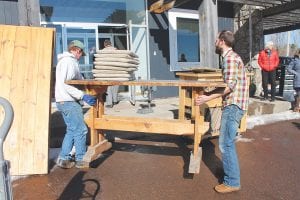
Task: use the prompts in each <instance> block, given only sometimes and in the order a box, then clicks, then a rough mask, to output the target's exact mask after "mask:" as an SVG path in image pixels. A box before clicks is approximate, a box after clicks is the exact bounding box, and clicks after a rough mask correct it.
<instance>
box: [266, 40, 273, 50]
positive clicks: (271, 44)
mask: <svg viewBox="0 0 300 200" xmlns="http://www.w3.org/2000/svg"><path fill="white" fill-rule="evenodd" d="M273 47H274V43H273V42H272V41H269V42H267V43H266V45H265V49H267V48H268V49H272V48H273Z"/></svg>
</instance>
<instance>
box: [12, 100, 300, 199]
mask: <svg viewBox="0 0 300 200" xmlns="http://www.w3.org/2000/svg"><path fill="white" fill-rule="evenodd" d="M254 101H255V100H254ZM258 101H259V100H258ZM152 103H153V107H152V108H153V110H154V112H153V113H150V114H144V115H143V116H144V117H162V118H173V117H174V116H176V114H177V113H178V111H177V106H178V99H176V98H168V99H159V100H154V101H153V102H152ZM260 103H261V102H258V103H257V104H260ZM262 103H263V104H264V103H266V102H262ZM281 103H282V102H280V103H278V102H277V103H276V102H275V103H274V105H275V106H273V107H272V106H271V107H272V108H273V111H274V110H279V109H283V110H284V109H285V110H284V111H283V112H277V113H273V114H265V115H261V114H255V115H251V116H249V118H248V119H249V120H248V121H251V119H253V121H254V122H255V121H259V119H262V118H264V117H265V118H266V119H268V120H269V121H268V120H267V122H266V123H269V124H267V125H261V124H262V123H261V124H255V125H253V127H251V128H252V129H248V130H247V131H246V133H244V134H243V135H242V136H241V137H240V138H239V139H238V140H237V150H238V154H239V159H240V166H241V177H242V180H241V182H242V190H241V191H239V192H237V193H233V194H227V195H220V194H217V193H216V192H214V190H213V187H214V186H215V185H216V184H218V182H219V181H220V180H221V179H222V173H223V172H222V166H221V156H220V152H219V149H218V138H217V137H215V138H208V139H205V140H203V141H202V143H201V145H202V146H203V157H202V161H201V170H200V174H196V175H192V174H188V173H187V170H188V163H189V152H190V150H191V148H192V141H191V140H190V139H189V138H186V137H181V136H171V135H154V134H143V133H128V132H127V133H126V132H119V131H115V132H106V135H107V137H108V138H109V139H110V140H111V141H112V142H113V147H112V149H111V150H109V151H107V152H105V153H104V154H103V155H102V156H101V157H100V158H99V159H97V160H96V161H94V162H93V163H91V168H90V169H88V170H79V169H76V168H73V169H69V170H64V169H60V168H58V167H56V166H55V165H54V158H55V156H56V155H55V154H51V157H52V159H51V160H50V169H51V171H50V172H49V174H47V175H34V176H29V177H26V178H23V179H17V180H15V181H14V182H13V194H14V198H15V199H24V200H27V199H61V200H69V199H104V200H127V199H128V200H132V199H133V200H134V199H143V200H144V199H145V200H147V199H151V200H153V199H154V200H155V199H164V200H165V199H166V200H169V199H170V200H173V199H174V200H177V199H192V198H193V199H222V200H223V199H225V200H226V199H246V200H247V199H249V200H250V199H251V200H253V199H254V200H255V199H266V200H268V199H270V200H271V199H272V200H273V199H297V198H298V197H299V196H300V191H299V190H298V189H297V188H298V180H300V171H299V164H300V157H299V152H300V145H299V142H298V141H299V139H300V120H299V119H300V116H299V114H296V113H293V112H291V111H289V110H288V109H289V108H283V105H286V106H287V104H281ZM141 104H144V102H141ZM154 105H155V106H154ZM276 105H279V106H280V107H281V108H276V109H275V107H276ZM138 108H140V106H139V104H136V106H131V105H130V104H129V102H126V101H122V102H120V103H119V104H118V105H116V106H115V107H114V108H113V109H108V110H106V112H107V113H109V114H112V115H113V114H115V115H129V116H135V115H142V114H137V112H136V111H137V109H138ZM257 108H259V106H257ZM271 110H272V109H271ZM264 112H269V111H266V110H264ZM53 113H55V110H54V112H53ZM253 113H255V112H253ZM275 115H278V116H281V117H282V118H280V117H279V119H280V121H278V117H274V116H275ZM287 116H288V117H287ZM271 118H275V119H274V120H271ZM287 119H292V120H288V121H286V120H287ZM276 120H277V121H276ZM281 120H284V121H281ZM274 122H275V123H274ZM56 125H58V123H56ZM56 128H57V129H52V131H55V132H57V133H54V132H52V133H51V134H52V135H51V137H52V140H53V141H54V140H55V139H53V135H55V134H57V141H56V145H57V143H58V142H59V140H60V139H61V137H62V135H60V134H58V133H59V132H63V131H62V130H60V129H59V127H58V126H57V127H56ZM54 143H55V142H53V144H54ZM51 150H52V151H51V152H58V150H59V149H51Z"/></svg>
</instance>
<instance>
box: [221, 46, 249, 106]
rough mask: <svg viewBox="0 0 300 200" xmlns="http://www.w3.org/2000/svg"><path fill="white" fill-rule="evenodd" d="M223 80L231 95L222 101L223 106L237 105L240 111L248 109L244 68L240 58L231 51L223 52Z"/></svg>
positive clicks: (247, 91) (247, 89)
mask: <svg viewBox="0 0 300 200" xmlns="http://www.w3.org/2000/svg"><path fill="white" fill-rule="evenodd" d="M222 58H223V63H222V65H223V69H222V70H223V79H224V82H225V83H226V84H227V86H228V87H229V88H230V89H231V93H229V94H228V95H226V96H225V97H224V99H223V106H224V107H225V106H228V105H231V104H234V105H237V106H238V107H239V108H240V109H242V110H247V109H248V101H249V87H248V83H247V75H246V68H245V67H244V63H243V61H242V59H241V57H240V56H239V55H238V54H237V53H235V52H234V51H233V50H232V49H229V50H228V51H227V52H224V54H223V55H222Z"/></svg>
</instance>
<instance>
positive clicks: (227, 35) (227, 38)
mask: <svg viewBox="0 0 300 200" xmlns="http://www.w3.org/2000/svg"><path fill="white" fill-rule="evenodd" d="M219 39H220V40H224V42H225V44H226V45H227V46H229V47H233V44H234V34H233V33H232V32H231V31H228V30H223V31H221V32H220V33H219Z"/></svg>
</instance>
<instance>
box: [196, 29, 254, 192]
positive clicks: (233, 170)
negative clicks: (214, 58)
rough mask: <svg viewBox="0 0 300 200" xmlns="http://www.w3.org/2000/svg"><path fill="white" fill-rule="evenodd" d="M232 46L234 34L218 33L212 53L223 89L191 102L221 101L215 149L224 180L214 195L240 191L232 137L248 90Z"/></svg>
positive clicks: (243, 72)
mask: <svg viewBox="0 0 300 200" xmlns="http://www.w3.org/2000/svg"><path fill="white" fill-rule="evenodd" d="M233 44H234V35H233V33H232V32H231V31H226V30H224V31H222V32H220V33H219V35H218V37H217V39H216V42H215V47H216V53H218V54H220V55H222V58H223V59H222V60H223V62H222V74H223V80H224V83H226V84H227V87H226V88H225V89H219V90H218V89H217V90H214V91H212V92H211V93H206V94H204V95H200V96H198V97H197V98H196V99H195V104H196V105H201V104H204V103H205V102H207V101H210V100H212V99H215V98H218V97H222V98H223V110H222V117H221V128H220V137H219V148H220V151H221V154H222V163H223V169H224V179H223V183H222V184H219V185H217V186H216V187H215V190H216V191H217V192H218V193H228V192H234V191H238V190H240V189H241V184H240V168H239V161H238V156H237V152H236V147H235V137H236V134H237V131H238V127H239V124H240V121H241V119H242V117H243V115H244V113H245V112H246V110H247V108H248V101H249V87H248V83H247V75H246V68H245V67H244V63H243V61H242V59H241V57H240V56H239V55H238V54H237V53H235V52H234V51H233V50H232V47H233Z"/></svg>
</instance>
